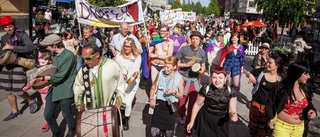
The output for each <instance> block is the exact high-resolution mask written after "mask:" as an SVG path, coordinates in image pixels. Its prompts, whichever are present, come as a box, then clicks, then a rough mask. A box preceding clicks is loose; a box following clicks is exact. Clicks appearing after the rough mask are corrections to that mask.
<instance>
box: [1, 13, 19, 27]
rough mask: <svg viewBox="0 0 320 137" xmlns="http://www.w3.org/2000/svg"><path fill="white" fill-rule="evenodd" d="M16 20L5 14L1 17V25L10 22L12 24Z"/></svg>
mask: <svg viewBox="0 0 320 137" xmlns="http://www.w3.org/2000/svg"><path fill="white" fill-rule="evenodd" d="M15 22H16V21H15V20H13V19H12V18H11V17H10V16H3V17H2V18H0V23H1V26H2V27H3V26H6V25H9V24H12V23H15Z"/></svg>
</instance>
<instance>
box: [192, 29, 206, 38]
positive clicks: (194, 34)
mask: <svg viewBox="0 0 320 137" xmlns="http://www.w3.org/2000/svg"><path fill="white" fill-rule="evenodd" d="M194 36H197V37H199V38H200V39H203V37H202V35H201V33H200V32H199V31H192V32H191V35H190V39H192V37H194Z"/></svg>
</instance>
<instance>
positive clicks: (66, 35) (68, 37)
mask: <svg viewBox="0 0 320 137" xmlns="http://www.w3.org/2000/svg"><path fill="white" fill-rule="evenodd" d="M62 43H63V45H64V47H65V48H66V49H68V50H70V51H71V52H72V53H73V54H74V55H77V54H78V51H79V46H78V44H79V43H80V42H79V41H78V40H75V39H74V38H73V34H72V32H71V31H70V30H67V31H64V32H63V40H62Z"/></svg>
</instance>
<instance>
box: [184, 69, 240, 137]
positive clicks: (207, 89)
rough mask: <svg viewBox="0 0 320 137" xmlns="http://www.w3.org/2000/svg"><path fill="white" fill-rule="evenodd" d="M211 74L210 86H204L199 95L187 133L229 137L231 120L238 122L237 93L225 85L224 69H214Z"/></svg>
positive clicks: (201, 135)
mask: <svg viewBox="0 0 320 137" xmlns="http://www.w3.org/2000/svg"><path fill="white" fill-rule="evenodd" d="M210 73H211V76H210V78H211V80H210V85H204V86H203V87H202V88H201V90H200V92H199V94H198V97H197V101H196V102H195V104H194V106H193V109H192V114H191V120H190V123H189V124H188V126H187V132H189V133H191V130H192V129H194V131H195V132H193V134H196V135H197V136H199V137H228V136H229V130H228V129H229V120H230V121H232V122H236V121H237V120H238V116H237V109H236V106H237V97H236V92H235V89H233V88H230V87H229V86H227V85H226V84H225V82H226V80H227V72H226V70H225V69H224V68H222V67H219V66H217V67H214V68H213V69H212V70H211V72H210Z"/></svg>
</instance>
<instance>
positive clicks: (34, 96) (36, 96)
mask: <svg viewBox="0 0 320 137" xmlns="http://www.w3.org/2000/svg"><path fill="white" fill-rule="evenodd" d="M30 97H31V98H32V99H34V98H36V99H37V105H38V108H37V110H36V111H35V112H34V113H37V112H38V111H39V110H40V109H41V106H42V104H43V102H42V100H41V96H40V93H39V92H35V93H33V94H32V95H30ZM23 103H24V105H23V106H22V108H21V109H20V111H21V112H22V113H24V111H25V110H26V109H27V108H28V107H29V102H28V101H27V100H23V101H22V102H20V104H23Z"/></svg>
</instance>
